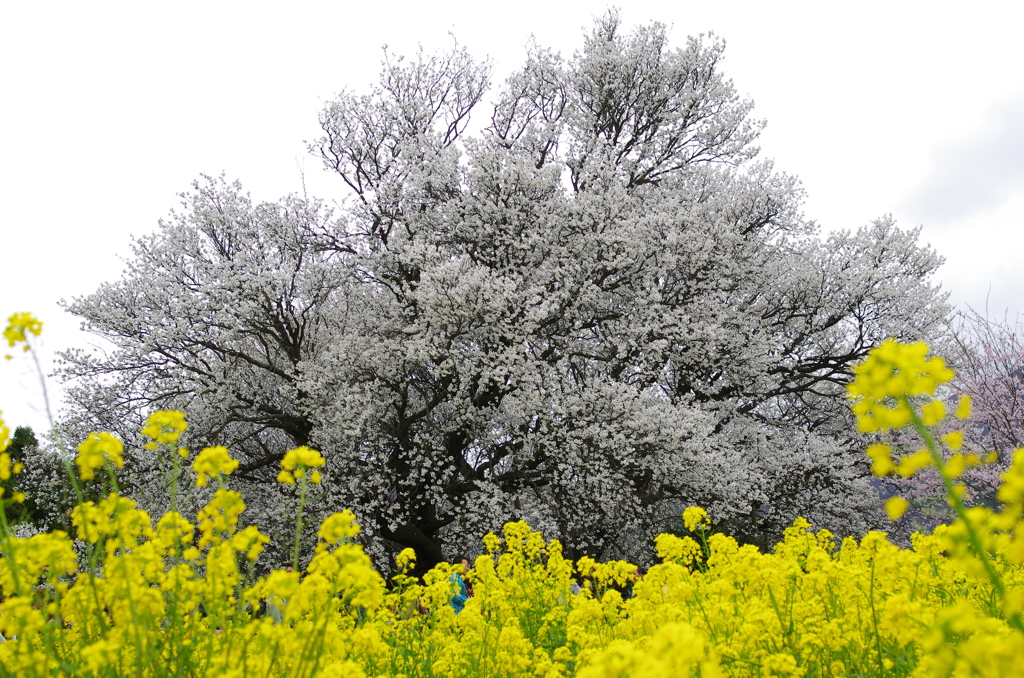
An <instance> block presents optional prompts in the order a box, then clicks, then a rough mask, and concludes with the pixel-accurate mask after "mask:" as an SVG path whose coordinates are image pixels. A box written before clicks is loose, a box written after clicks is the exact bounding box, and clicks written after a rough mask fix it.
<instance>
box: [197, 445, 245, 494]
mask: <svg viewBox="0 0 1024 678" xmlns="http://www.w3.org/2000/svg"><path fill="white" fill-rule="evenodd" d="M237 468H238V460H237V459H232V458H231V454H230V453H229V452H228V448H226V447H222V446H220V445H217V446H214V447H207V448H205V449H204V450H203V451H202V452H200V453H199V454H198V455H196V459H195V461H193V462H192V470H193V471H195V472H196V473H198V474H199V475H198V476H197V477H196V487H204V486H205V485H206V481H207V479H208V478H209V479H213V478H216V477H217V476H218V475H220V474H221V473H223V474H224V475H230V474H231V472H232V471H234V470H235V469H237Z"/></svg>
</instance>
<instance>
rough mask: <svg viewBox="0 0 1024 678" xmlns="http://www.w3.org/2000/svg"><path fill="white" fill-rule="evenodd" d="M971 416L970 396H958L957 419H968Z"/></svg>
mask: <svg viewBox="0 0 1024 678" xmlns="http://www.w3.org/2000/svg"><path fill="white" fill-rule="evenodd" d="M970 416H971V396H969V395H963V396H960V402H959V403H958V404H957V406H956V418H957V419H969V418H970Z"/></svg>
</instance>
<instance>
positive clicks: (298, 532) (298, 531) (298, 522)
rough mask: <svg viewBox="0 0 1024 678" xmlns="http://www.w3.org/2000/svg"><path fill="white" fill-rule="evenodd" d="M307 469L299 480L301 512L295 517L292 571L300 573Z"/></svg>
mask: <svg viewBox="0 0 1024 678" xmlns="http://www.w3.org/2000/svg"><path fill="white" fill-rule="evenodd" d="M306 470H307V469H303V474H302V477H301V478H299V510H298V512H297V514H296V516H295V546H293V547H292V570H293V571H294V572H298V571H299V547H300V546H301V544H302V512H303V510H304V509H305V508H306V485H307V483H308V482H309V480H308V478H309V475H308V474H307V473H306Z"/></svg>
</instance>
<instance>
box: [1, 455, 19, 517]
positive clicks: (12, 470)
mask: <svg viewBox="0 0 1024 678" xmlns="http://www.w3.org/2000/svg"><path fill="white" fill-rule="evenodd" d="M5 447H6V446H5ZM11 461H12V460H11V455H9V454H7V453H6V452H0V483H6V482H7V481H8V480H10V479H11V476H16V475H18V474H19V473H21V472H22V471H23V470H24V469H25V465H24V464H22V463H21V462H20V461H19V462H14V463H13V464H12V463H11ZM7 491H8V488H6V487H4V486H3V485H2V484H0V499H2V498H3V497H4V495H5V493H6V492H7ZM11 498H12V499H13V500H14V502H15V503H18V504H20V503H21V502H23V501H25V495H24V494H23V493H21V492H12V493H11Z"/></svg>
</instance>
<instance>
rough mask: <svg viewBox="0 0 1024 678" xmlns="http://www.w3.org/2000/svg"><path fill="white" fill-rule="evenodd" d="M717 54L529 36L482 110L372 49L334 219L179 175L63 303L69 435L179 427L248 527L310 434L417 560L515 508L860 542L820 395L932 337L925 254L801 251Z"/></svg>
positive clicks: (841, 441)
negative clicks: (166, 202) (688, 515)
mask: <svg viewBox="0 0 1024 678" xmlns="http://www.w3.org/2000/svg"><path fill="white" fill-rule="evenodd" d="M722 52H723V44H722V43H721V42H720V41H717V40H715V39H707V38H703V37H702V38H691V39H689V40H688V41H687V43H686V45H685V46H684V47H682V48H678V49H676V48H671V47H670V46H669V44H668V41H667V37H666V30H665V28H664V26H662V25H659V24H653V25H651V26H648V27H644V28H640V29H638V30H637V31H635V32H634V33H632V34H630V35H625V34H623V33H622V32H621V31H620V24H619V18H618V15H617V14H615V13H614V12H612V13H609V14H607V15H606V16H604V17H602V18H600V19H598V20H597V22H596V24H595V26H594V28H593V31H592V32H591V34H590V35H589V37H588V38H587V39H586V40H585V43H584V45H583V47H582V49H581V50H580V51H579V52H577V53H576V54H575V55H574V56H573V57H572V58H568V59H565V58H562V57H560V56H559V55H557V54H553V53H552V52H550V51H547V50H544V49H541V48H538V47H532V48H531V49H530V50H529V52H528V57H527V61H526V64H525V66H524V67H523V68H522V70H521V71H519V72H518V73H516V74H515V75H513V76H512V77H511V78H509V79H508V81H507V82H506V83H505V84H504V86H503V87H502V88H500V90H499V91H498V92H497V93H496V94H494V95H493V105H490V110H489V112H488V113H483V109H485V108H487V107H488V106H489V105H488V104H485V97H486V96H487V93H488V91H489V84H490V83H489V68H488V66H487V65H486V64H482V63H479V62H477V61H474V60H473V59H472V58H471V57H470V56H469V55H468V54H467V53H465V51H464V50H461V49H459V48H455V49H453V50H452V51H450V52H448V53H444V54H438V55H433V56H431V55H423V54H420V55H419V57H418V58H417V59H414V60H402V59H399V60H388V61H386V62H385V65H384V70H383V73H382V75H381V78H380V81H379V83H378V84H377V85H376V86H375V87H374V88H372V89H371V90H370V91H369V92H368V93H367V94H365V95H356V94H353V93H348V92H346V93H343V94H341V95H340V96H338V97H337V99H335V100H334V101H333V102H331V103H329V104H328V105H327V106H326V107H325V109H324V110H323V111H322V113H321V117H320V122H321V126H322V128H323V131H324V136H323V138H322V139H320V140H319V141H318V142H317V143H315V144H314V145H313V146H312V147H311V150H312V151H313V152H314V153H315V154H317V155H319V156H320V157H322V158H323V160H324V162H325V163H326V165H327V167H328V168H329V169H330V170H331V171H333V172H336V173H337V174H338V175H339V176H340V178H341V180H342V181H343V182H344V183H345V184H346V185H347V187H348V188H349V189H350V199H349V201H348V202H346V203H344V204H343V205H342V206H341V208H340V212H339V213H337V214H335V213H332V212H331V211H330V210H328V209H326V208H325V207H324V205H322V204H321V203H319V202H317V201H314V200H307V199H299V198H296V197H289V198H286V199H284V200H282V201H280V202H278V203H274V204H260V205H254V204H252V202H251V201H250V200H249V199H248V198H247V196H246V195H245V194H244V193H243V192H242V190H241V187H240V186H239V185H238V184H237V183H228V182H225V181H224V180H223V179H220V180H218V179H206V180H204V181H203V182H201V183H197V184H196V185H195V190H194V192H192V193H191V194H188V195H186V196H185V198H184V210H183V211H182V212H181V213H173V214H172V216H171V218H170V219H168V220H167V221H164V222H161V225H160V229H159V230H158V231H157V232H156V233H155V234H153V235H151V236H148V237H144V238H141V239H139V240H138V241H137V242H136V243H135V246H134V256H133V257H132V258H131V260H130V262H129V268H128V270H127V272H126V273H125V275H124V277H123V278H122V279H121V280H119V281H117V282H113V283H109V284H107V285H104V286H103V287H101V288H100V289H99V290H98V291H97V292H96V293H95V294H93V295H91V296H88V297H85V298H80V299H76V300H74V301H73V302H72V303H70V304H69V309H70V310H71V311H72V312H73V313H75V314H77V315H78V316H80V317H81V318H82V319H83V321H84V324H85V327H86V328H87V329H88V330H90V331H92V332H95V333H97V334H98V335H100V336H102V337H104V338H105V339H107V340H109V342H110V344H111V345H112V346H113V349H112V350H110V351H109V352H106V353H103V352H94V353H86V352H71V353H68V354H66V356H65V367H64V369H65V374H66V375H67V376H68V377H69V378H71V379H73V380H74V381H73V383H74V385H75V386H74V388H73V390H72V394H73V399H74V402H75V403H76V407H75V408H74V411H73V412H72V415H71V416H69V418H68V419H67V421H66V422H65V427H66V429H67V430H68V431H73V432H76V433H77V434H80V435H81V434H84V433H87V432H88V431H89V430H92V429H96V430H100V429H102V430H112V431H114V432H116V433H117V434H119V435H121V436H122V437H123V438H124V439H125V440H135V438H134V437H133V436H136V435H137V434H136V433H134V432H135V431H137V430H138V425H139V423H140V421H141V418H142V417H144V416H145V415H146V414H147V413H148V412H149V411H151V410H153V409H155V408H158V407H159V408H177V409H183V410H184V411H185V412H186V413H187V415H188V418H189V421H190V422H191V428H190V429H189V435H188V440H189V441H190V443H189V444H190V445H191V446H193V447H195V448H196V449H198V448H199V447H200V446H201V445H207V444H223V445H226V446H228V447H229V449H231V450H232V452H233V453H234V454H235V455H236V456H238V457H239V458H240V459H241V460H242V465H241V468H240V469H239V471H238V472H237V473H236V474H235V476H234V477H233V480H232V482H233V483H236V484H242V485H244V486H246V488H245V489H247V495H246V496H247V502H248V503H249V505H250V507H251V514H252V515H253V516H254V517H253V518H251V519H252V520H253V521H255V522H257V523H258V524H260V525H261V526H264V525H265V526H266V529H267V531H271V532H273V531H281V530H287V529H290V528H289V527H288V525H289V524H290V523H289V520H291V515H292V514H291V513H290V511H291V508H290V505H289V504H288V501H290V500H288V497H290V496H291V495H290V494H289V490H287V489H285V490H283V489H281V488H278V487H277V486H275V485H274V483H273V477H274V475H275V470H274V469H275V466H276V463H277V461H278V460H279V459H280V458H281V455H282V454H283V452H284V451H285V450H287V449H288V448H290V447H293V446H296V445H302V444H308V445H310V446H314V447H317V448H318V449H320V450H321V451H322V452H323V453H324V455H325V457H326V458H327V460H328V461H327V466H326V467H325V469H324V485H323V490H322V496H320V497H319V498H318V499H317V500H316V501H315V502H313V504H312V507H313V511H314V513H317V512H321V513H322V512H326V511H332V510H338V509H340V508H341V507H349V508H352V509H354V510H355V511H356V512H357V514H358V516H359V519H360V521H361V523H362V524H363V526H364V529H365V530H366V533H367V540H368V543H369V545H370V546H371V550H372V552H373V553H375V554H376V555H377V556H378V557H380V558H382V559H383V558H386V556H387V553H389V552H393V549H394V548H395V547H412V548H415V549H416V551H417V553H418V556H419V560H418V566H419V567H420V568H428V567H430V566H431V565H432V564H433V563H435V562H437V561H439V560H440V559H442V558H443V557H444V556H446V555H447V556H451V555H452V554H453V553H454V552H455V551H456V550H462V549H465V550H470V551H472V550H473V548H474V543H475V541H476V540H477V539H478V538H479V535H480V534H481V533H482V531H485V530H493V529H496V528H497V527H499V526H500V525H501V524H502V523H503V522H505V521H507V520H509V519H513V518H525V519H527V520H529V521H530V522H531V524H533V525H534V526H535V527H539V528H541V529H543V530H544V532H545V534H546V536H548V537H556V538H559V539H562V540H563V541H564V543H565V544H566V546H567V549H568V551H569V553H570V554H574V555H579V554H583V553H589V554H591V555H595V556H601V557H612V556H615V557H621V556H629V557H638V555H637V554H638V553H643V552H647V551H649V548H648V544H649V539H650V537H651V536H652V535H653V534H655V533H656V532H659V531H665V530H670V529H674V528H676V527H677V525H678V523H679V519H678V516H679V511H680V509H681V508H682V507H684V506H686V505H689V504H700V505H702V506H704V507H706V508H707V509H708V510H709V511H710V513H711V515H712V516H713V518H714V520H715V521H716V523H718V524H719V525H720V526H721V527H722V528H723V529H726V530H728V531H731V532H732V533H733V534H735V535H737V536H738V537H740V538H742V539H746V540H748V541H753V542H755V543H759V544H767V543H769V542H771V540H772V539H774V537H775V536H776V535H777V534H778V532H779V530H780V529H781V527H782V526H784V525H786V524H788V523H790V522H791V521H792V519H793V518H795V517H796V516H797V515H803V516H805V517H807V518H808V519H810V520H811V521H812V522H815V523H816V524H818V525H820V526H821V527H828V528H830V529H832V530H834V531H835V532H837V533H839V534H847V533H858V532H862V531H864V530H865V529H867V528H869V527H872V526H873V525H874V521H876V519H877V518H878V515H879V514H878V513H877V511H876V509H875V508H874V507H875V505H876V504H877V501H876V495H875V494H873V493H874V490H872V489H871V487H870V486H869V483H868V479H869V472H868V469H867V466H866V463H864V461H863V452H862V441H860V440H858V439H856V437H855V435H854V434H852V433H851V431H853V430H854V429H853V427H852V424H851V421H850V417H849V415H848V413H847V407H846V405H845V403H844V400H843V385H844V384H845V383H846V381H847V380H848V378H849V374H850V372H849V368H850V365H851V364H853V363H854V362H856V361H858V360H860V359H861V358H862V357H863V356H864V355H865V354H866V352H867V350H868V349H869V348H870V347H871V346H872V345H874V344H876V343H878V342H879V341H881V340H883V339H884V338H886V337H890V336H892V337H896V338H899V339H903V340H907V339H920V338H925V339H928V338H932V337H936V336H938V335H939V334H940V333H941V331H942V327H943V322H944V320H945V318H946V316H947V314H948V307H947V305H946V303H945V295H944V294H943V293H942V292H941V291H940V290H939V289H938V288H937V286H934V285H932V284H931V282H930V279H931V275H932V274H933V273H934V271H935V270H936V268H937V267H938V265H939V264H940V263H941V258H940V257H938V256H937V255H936V254H935V253H934V252H933V251H932V250H930V249H929V248H927V247H922V246H920V245H918V243H917V236H918V232H917V231H904V230H900V229H899V228H898V227H897V226H896V225H895V224H894V223H893V222H892V220H891V219H889V218H882V219H879V220H878V221H876V222H875V223H873V224H871V225H869V226H867V227H865V228H863V229H861V230H860V231H858V232H856V233H848V232H841V233H834V234H832V235H830V236H829V237H828V238H825V239H823V238H822V237H821V236H820V235H819V234H818V231H817V226H816V225H815V224H813V223H810V222H807V221H805V220H804V219H803V217H802V215H801V213H800V209H799V207H800V200H801V190H800V188H799V186H798V184H797V182H796V180H795V179H793V178H792V177H789V176H787V175H785V174H782V173H780V172H777V171H776V170H775V169H774V168H773V166H772V163H771V162H769V161H764V160H758V159H757V152H758V149H757V148H756V146H755V145H754V142H755V140H756V138H757V135H758V133H759V131H760V129H761V127H762V123H761V122H759V121H757V120H754V119H753V118H751V115H750V113H751V109H752V103H751V102H750V101H748V100H744V99H742V98H741V97H740V96H739V95H738V94H737V93H736V91H735V89H734V87H733V85H732V83H731V81H729V80H727V79H726V78H725V77H724V76H723V75H722V73H721V70H720V67H719V62H720V60H721V58H722ZM471 114H472V115H474V116H478V115H481V114H483V115H489V116H490V117H489V122H488V123H487V124H486V125H485V129H484V130H483V131H482V132H481V133H479V134H476V135H473V136H469V135H468V134H466V133H465V130H466V128H467V125H468V123H469V120H470V115H471ZM137 468H138V469H140V470H138V471H136V472H135V475H134V476H132V477H133V478H138V479H137V480H135V481H134V482H137V483H139V484H140V486H141V485H144V484H146V483H147V482H148V483H149V487H150V490H151V491H150V495H151V496H152V498H151V499H150V500H149V501H151V502H153V504H154V506H155V505H157V504H159V503H160V501H165V500H162V499H159V496H162V495H160V491H161V490H160V488H161V487H163V485H164V484H163V481H161V480H160V479H161V478H162V477H163V476H161V471H160V470H159V469H160V468H162V467H161V465H160V462H159V461H158V460H151V461H150V462H149V463H148V465H147V464H144V463H142V462H140V463H139V464H138V465H137ZM143 468H145V469H148V470H145V471H144V472H143V471H142V470H141V469H143ZM131 473H132V472H129V475H131ZM197 501H198V500H197Z"/></svg>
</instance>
